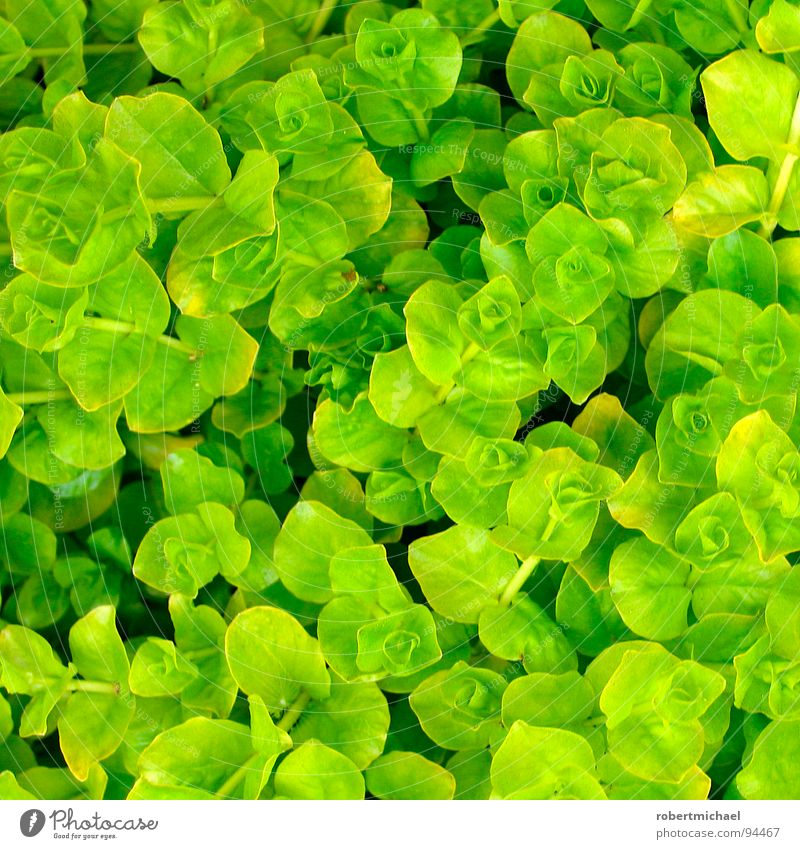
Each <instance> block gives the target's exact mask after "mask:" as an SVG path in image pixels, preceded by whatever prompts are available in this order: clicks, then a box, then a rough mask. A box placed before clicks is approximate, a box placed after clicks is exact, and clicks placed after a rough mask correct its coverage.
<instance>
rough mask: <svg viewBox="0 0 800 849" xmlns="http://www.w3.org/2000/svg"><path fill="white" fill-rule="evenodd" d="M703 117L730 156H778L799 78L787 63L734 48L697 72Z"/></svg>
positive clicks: (798, 89)
mask: <svg viewBox="0 0 800 849" xmlns="http://www.w3.org/2000/svg"><path fill="white" fill-rule="evenodd" d="M700 82H701V84H702V86H703V94H704V95H705V98H706V105H707V109H708V120H709V123H710V124H711V127H712V129H713V130H714V132H715V133H716V134H717V137H718V138H719V140H720V142H721V143H722V145H723V146H724V147H725V150H727V151H728V153H730V155H731V156H732V157H733V158H734V159H739V160H747V159H752V158H753V157H756V156H765V157H767V158H768V159H771V160H773V161H776V162H780V161H781V160H782V159H783V157H784V155H785V150H784V145H785V144H786V142H787V139H788V138H789V130H790V127H791V125H792V114H793V113H794V108H795V101H796V100H797V95H798V92H800V81H798V79H797V75H796V74H795V73H794V71H792V70H791V68H788V67H787V66H786V65H783V64H781V63H779V62H775V61H774V60H772V59H768V58H767V57H766V56H762V55H761V54H759V53H758V52H756V51H755V50H737V51H735V52H733V53H731V54H730V55H728V56H726V57H725V58H724V59H720V60H719V61H717V62H715V63H714V64H713V65H711V66H710V67H708V68H706V69H705V70H704V71H703V73H702V74H701V75H700Z"/></svg>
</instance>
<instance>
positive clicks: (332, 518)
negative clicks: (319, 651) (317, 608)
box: [274, 501, 372, 602]
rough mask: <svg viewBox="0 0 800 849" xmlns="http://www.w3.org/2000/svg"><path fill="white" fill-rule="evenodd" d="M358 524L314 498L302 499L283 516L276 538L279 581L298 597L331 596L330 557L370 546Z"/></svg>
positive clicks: (317, 599)
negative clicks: (351, 549)
mask: <svg viewBox="0 0 800 849" xmlns="http://www.w3.org/2000/svg"><path fill="white" fill-rule="evenodd" d="M371 544H372V539H371V538H370V536H369V534H367V533H366V532H365V531H364V530H363V529H362V528H361V527H360V526H359V525H357V524H356V523H355V522H353V521H351V520H350V519H345V518H343V517H341V516H339V515H338V514H337V513H334V512H333V510H331V509H330V508H329V507H326V506H325V505H324V504H322V503H320V502H317V501H301V502H299V503H298V504H296V505H295V506H294V507H293V508H292V510H291V512H290V513H289V515H288V516H287V517H286V520H285V522H284V523H283V527H282V528H281V531H280V533H279V534H278V536H277V539H276V540H275V551H274V560H275V568H276V569H277V571H278V575H279V577H280V579H281V582H282V583H283V584H284V585H285V586H286V588H287V589H288V590H290V591H291V592H293V593H294V594H295V595H296V596H297V597H298V598H302V599H305V600H306V601H314V602H325V601H328V600H329V599H330V598H332V590H331V586H330V581H331V579H330V568H331V560H332V558H333V557H334V556H335V555H336V554H338V553H339V552H341V551H344V550H345V549H350V548H354V547H357V546H369V545H371Z"/></svg>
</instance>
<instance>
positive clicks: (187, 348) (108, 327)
mask: <svg viewBox="0 0 800 849" xmlns="http://www.w3.org/2000/svg"><path fill="white" fill-rule="evenodd" d="M83 325H84V327H90V328H92V329H93V330H102V331H105V332H106V333H134V332H136V329H137V328H136V325H135V324H132V323H131V322H129V321H115V320H114V319H113V318H96V317H94V316H85V317H84V319H83ZM156 342H158V343H160V344H161V345H166V346H167V347H169V348H174V349H175V350H176V351H181V352H182V353H184V354H189V355H191V356H196V354H197V350H196V349H195V348H194V347H193V346H192V345H187V343H186V342H181V340H180V339H176V338H175V337H174V336H159V337H158V338H157V339H156Z"/></svg>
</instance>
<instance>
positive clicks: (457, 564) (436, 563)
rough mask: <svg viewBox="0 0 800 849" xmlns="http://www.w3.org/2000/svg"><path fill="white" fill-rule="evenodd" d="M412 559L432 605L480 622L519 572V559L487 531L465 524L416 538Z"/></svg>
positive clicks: (455, 616)
mask: <svg viewBox="0 0 800 849" xmlns="http://www.w3.org/2000/svg"><path fill="white" fill-rule="evenodd" d="M408 562H409V566H410V567H411V571H412V572H413V573H414V577H415V578H416V579H417V581H419V584H420V586H421V587H422V591H423V592H424V593H425V598H426V599H427V600H428V602H429V603H430V605H431V607H433V609H434V610H435V611H436V612H437V613H440V614H441V615H442V616H446V617H448V619H452V620H454V621H456V622H467V623H477V622H478V620H479V618H480V615H481V610H482V609H483V608H484V607H485V606H487V605H489V604H492V603H493V602H494V601H495V600H496V599H497V598H498V597H499V595H500V593H501V592H502V591H503V589H504V588H505V586H506V584H507V583H508V582H509V580H510V579H511V578H512V577H513V576H514V574H515V573H516V570H517V560H516V558H515V557H514V556H513V555H512V554H511V553H510V552H507V551H503V549H501V548H499V547H498V546H496V545H495V544H494V543H493V542H492V541H491V539H490V537H489V534H488V533H487V532H486V531H483V530H478V529H474V528H469V527H464V526H463V525H455V526H454V527H452V528H449V529H448V530H446V531H442V532H441V533H438V534H434V535H433V536H428V537H423V538H422V539H418V540H415V541H414V542H412V543H411V545H410V546H409V550H408Z"/></svg>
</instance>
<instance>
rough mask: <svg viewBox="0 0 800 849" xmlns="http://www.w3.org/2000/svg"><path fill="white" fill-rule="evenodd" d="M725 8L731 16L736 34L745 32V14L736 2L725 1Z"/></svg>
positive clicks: (731, 0) (735, 0) (733, 0)
mask: <svg viewBox="0 0 800 849" xmlns="http://www.w3.org/2000/svg"><path fill="white" fill-rule="evenodd" d="M725 8H726V9H727V10H728V14H729V15H730V16H731V20H732V21H733V25H734V26H735V27H736V31H737V32H738V33H740V34H741V33H743V32H745V31H746V30H747V12H746V11H745V10H744V9H743V8H742V7H741V5H740V4H739V3H738V2H737V0H725Z"/></svg>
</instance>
